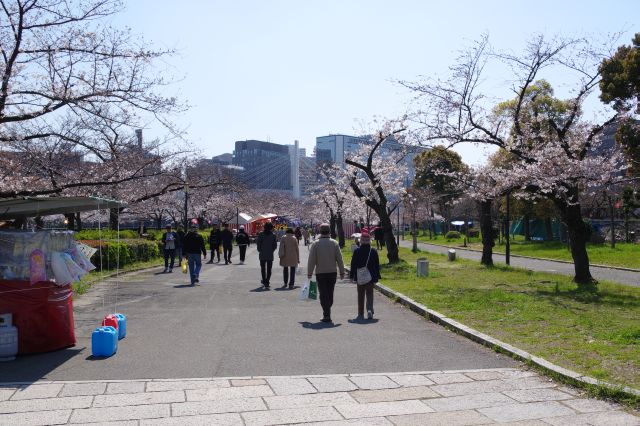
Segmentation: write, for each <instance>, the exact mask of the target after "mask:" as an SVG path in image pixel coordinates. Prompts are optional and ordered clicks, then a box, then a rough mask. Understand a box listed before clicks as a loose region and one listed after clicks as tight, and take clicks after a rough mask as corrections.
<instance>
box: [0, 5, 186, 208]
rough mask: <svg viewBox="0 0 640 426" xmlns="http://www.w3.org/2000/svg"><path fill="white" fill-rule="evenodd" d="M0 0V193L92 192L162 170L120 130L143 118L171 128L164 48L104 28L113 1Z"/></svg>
mask: <svg viewBox="0 0 640 426" xmlns="http://www.w3.org/2000/svg"><path fill="white" fill-rule="evenodd" d="M0 5H1V6H2V7H0V53H1V55H0V74H1V75H2V80H1V83H0V149H1V150H2V154H3V155H2V156H1V157H2V161H0V174H1V175H2V177H3V178H4V179H2V180H1V181H2V183H1V184H0V196H2V197H15V196H23V195H59V194H63V193H65V191H67V190H69V191H75V190H78V189H79V188H85V187H86V188H89V190H88V192H92V191H93V190H95V188H96V187H98V186H107V185H111V186H115V185H121V184H123V183H126V182H128V181H130V180H138V179H142V180H144V179H146V178H147V177H148V176H149V175H155V174H156V172H152V171H151V170H156V171H158V170H161V169H163V167H159V163H160V162H164V158H163V155H162V154H160V155H158V154H154V155H153V156H140V153H139V152H135V150H133V149H131V144H129V143H128V141H127V139H128V136H127V135H133V133H134V129H136V128H142V127H144V126H145V125H147V124H150V122H151V121H153V122H159V123H161V124H162V125H164V126H165V127H166V129H167V132H168V134H170V135H171V137H172V138H174V137H177V136H179V135H180V131H179V130H178V129H177V128H176V127H175V126H174V125H173V124H172V123H171V121H170V120H169V119H168V117H170V116H171V115H173V114H175V113H177V112H179V111H181V110H183V108H184V107H183V106H182V105H180V104H179V102H178V101H177V100H176V99H175V98H174V97H171V96H166V93H167V90H168V87H167V84H168V83H169V81H168V80H166V79H165V77H164V76H166V75H168V73H167V72H163V73H160V72H157V71H158V70H157V69H156V64H158V63H159V61H160V60H161V59H162V58H164V57H166V56H167V55H170V54H171V53H172V52H171V51H164V50H152V49H149V47H148V45H147V43H146V42H145V41H144V40H143V39H141V38H139V37H135V36H134V35H132V34H131V33H130V31H129V30H120V29H116V28H112V27H111V26H110V25H109V22H110V18H111V17H112V16H113V15H114V14H116V13H118V12H119V11H120V9H121V2H120V1H117V0H6V1H1V2H0ZM116 134H117V135H116ZM169 151H171V152H175V151H177V150H176V149H170V150H169ZM139 185H144V183H143V182H140V183H139ZM91 188H93V189H91Z"/></svg>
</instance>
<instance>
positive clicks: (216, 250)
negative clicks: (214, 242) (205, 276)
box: [211, 245, 220, 262]
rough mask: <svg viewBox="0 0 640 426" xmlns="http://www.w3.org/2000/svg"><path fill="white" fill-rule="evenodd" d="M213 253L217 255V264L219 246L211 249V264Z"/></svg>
mask: <svg viewBox="0 0 640 426" xmlns="http://www.w3.org/2000/svg"><path fill="white" fill-rule="evenodd" d="M213 253H216V254H217V255H218V262H220V246H219V245H218V246H212V247H211V262H213Z"/></svg>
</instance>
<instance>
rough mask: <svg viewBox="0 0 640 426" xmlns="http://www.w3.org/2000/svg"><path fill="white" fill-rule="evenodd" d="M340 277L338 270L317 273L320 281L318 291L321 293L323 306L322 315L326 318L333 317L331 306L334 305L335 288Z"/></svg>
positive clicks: (317, 278)
mask: <svg viewBox="0 0 640 426" xmlns="http://www.w3.org/2000/svg"><path fill="white" fill-rule="evenodd" d="M337 279H338V273H337V272H331V273H328V274H316V280H317V281H318V292H319V293H320V305H321V306H322V315H323V316H324V317H325V318H331V306H333V290H334V289H335V287H336V280H337Z"/></svg>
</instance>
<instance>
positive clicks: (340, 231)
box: [336, 213, 344, 248]
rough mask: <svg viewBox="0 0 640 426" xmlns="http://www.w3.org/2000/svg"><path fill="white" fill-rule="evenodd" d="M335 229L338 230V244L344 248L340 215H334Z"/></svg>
mask: <svg viewBox="0 0 640 426" xmlns="http://www.w3.org/2000/svg"><path fill="white" fill-rule="evenodd" d="M336 228H337V230H338V244H339V245H340V248H343V247H344V228H343V227H342V213H338V214H337V215H336Z"/></svg>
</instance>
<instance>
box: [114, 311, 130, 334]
mask: <svg viewBox="0 0 640 426" xmlns="http://www.w3.org/2000/svg"><path fill="white" fill-rule="evenodd" d="M114 315H115V316H116V318H117V319H118V340H120V339H124V338H125V337H127V317H126V315H124V314H114Z"/></svg>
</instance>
